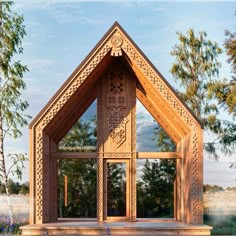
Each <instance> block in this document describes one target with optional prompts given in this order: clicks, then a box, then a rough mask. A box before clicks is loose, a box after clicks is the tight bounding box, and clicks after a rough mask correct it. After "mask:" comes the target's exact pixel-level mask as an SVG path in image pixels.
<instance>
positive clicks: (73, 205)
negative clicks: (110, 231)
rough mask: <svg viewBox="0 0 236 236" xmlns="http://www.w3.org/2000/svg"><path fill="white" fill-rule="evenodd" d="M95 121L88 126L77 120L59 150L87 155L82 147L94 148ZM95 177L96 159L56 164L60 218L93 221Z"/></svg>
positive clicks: (94, 212) (63, 161) (61, 142)
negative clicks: (83, 218) (67, 149)
mask: <svg viewBox="0 0 236 236" xmlns="http://www.w3.org/2000/svg"><path fill="white" fill-rule="evenodd" d="M95 120H96V119H95V118H94V119H93V120H91V121H89V122H84V121H81V120H78V121H77V122H76V123H75V124H74V126H73V127H72V128H71V129H70V130H69V132H68V133H67V134H66V136H65V137H64V138H63V139H62V140H61V141H60V143H59V149H61V150H63V149H64V148H65V147H69V148H71V150H72V151H74V150H77V149H78V147H79V150H80V151H85V150H86V151H89V150H88V149H86V148H85V147H90V146H94V145H96V140H97V138H96V126H95V125H94V122H95ZM73 148H76V149H73ZM69 150H70V149H69ZM65 176H66V177H67V183H66V182H65ZM96 176H97V170H96V159H82V160H80V159H79V160H78V159H63V160H60V161H59V162H58V180H59V183H58V184H59V189H58V191H59V192H58V196H59V198H58V205H59V208H58V216H59V217H78V218H80V217H96V192H97V190H96V188H97V187H96V186H97V177H96ZM65 185H67V188H68V191H67V197H68V202H67V204H65V193H64V190H65V187H66V186H65Z"/></svg>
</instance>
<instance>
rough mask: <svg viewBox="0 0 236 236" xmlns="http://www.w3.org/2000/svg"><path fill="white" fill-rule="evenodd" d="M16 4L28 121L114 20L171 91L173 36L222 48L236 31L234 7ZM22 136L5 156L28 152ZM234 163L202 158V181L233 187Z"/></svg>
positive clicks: (220, 4)
mask: <svg viewBox="0 0 236 236" xmlns="http://www.w3.org/2000/svg"><path fill="white" fill-rule="evenodd" d="M15 2H16V3H15V5H14V11H16V12H18V13H19V14H23V15H24V19H25V21H24V24H25V26H26V30H27V36H26V37H25V38H24V41H23V47H24V54H23V55H21V56H20V57H18V59H20V60H21V61H22V62H23V63H25V64H26V65H28V68H29V70H30V72H29V73H27V74H26V75H25V80H26V83H27V89H26V90H25V91H24V93H23V96H24V98H26V99H27V100H28V101H29V104H30V107H29V109H28V114H30V115H31V116H32V117H35V115H36V114H37V113H38V112H39V111H40V110H41V109H42V108H43V106H44V105H45V104H46V102H47V101H48V100H49V99H50V98H51V97H52V96H53V94H54V93H55V92H56V91H57V90H58V89H59V87H60V86H61V85H62V83H63V82H64V81H65V80H66V79H67V78H68V77H69V75H70V74H71V73H72V72H73V71H74V69H75V68H76V67H77V66H78V65H79V64H80V62H81V61H82V60H83V59H84V58H85V57H86V55H87V54H88V53H89V52H90V50H91V49H92V48H93V47H94V46H95V45H96V43H97V42H98V41H99V40H100V39H101V37H102V36H103V35H104V34H105V33H106V31H107V30H108V29H109V28H110V27H111V25H112V24H113V23H114V22H115V21H118V22H119V23H120V24H121V26H122V27H123V28H124V29H125V31H126V32H127V33H128V34H129V35H130V36H131V38H132V39H133V40H134V41H135V43H136V44H137V45H138V46H139V47H140V48H141V50H142V51H143V52H144V54H145V55H146V56H147V57H148V58H149V59H150V61H151V62H152V63H153V64H154V65H155V66H156V68H157V69H158V70H159V71H160V72H161V73H162V75H163V76H164V77H165V78H166V79H167V80H168V81H169V83H170V84H171V85H172V86H173V87H176V84H175V83H174V81H173V79H172V76H171V74H170V72H169V70H170V67H171V65H172V62H173V58H172V57H171V55H170V51H171V50H172V47H173V46H174V44H176V43H178V39H177V35H176V31H181V32H183V33H184V32H186V31H187V30H188V29H189V28H194V30H195V31H202V30H204V31H206V32H207V34H208V38H209V39H210V40H213V41H216V42H218V43H219V45H220V46H221V47H222V44H223V41H224V38H225V37H224V30H225V29H230V30H235V26H236V16H234V11H235V10H236V5H235V3H234V2H213V1H212V2H204V1H201V2H191V1H185V2H175V1H172V2H126V1H123V2H78V1H71V2H60V1H57V2H55V1H53V2H49V1H48V2H47V1H41V2H38V1H34V2H30V1H15ZM220 60H221V62H222V69H221V72H220V78H224V77H227V78H230V67H229V65H228V64H227V63H226V56H225V54H224V55H222V56H221V57H220ZM141 111H142V109H141V110H140V112H141ZM143 114H145V113H143ZM222 114H224V113H222ZM147 124H149V126H148V125H147ZM145 127H146V128H147V127H152V124H151V120H150V118H147V122H146V123H145V125H144V126H143V128H145ZM23 133H24V135H23V137H22V138H21V139H19V140H17V141H9V142H8V151H20V152H28V140H29V138H28V128H25V129H24V130H23ZM206 136H208V135H206ZM233 160H235V156H232V157H227V158H224V157H222V158H221V159H220V160H219V161H218V162H215V161H214V160H210V159H209V158H207V157H205V158H204V182H205V183H209V184H219V185H222V186H224V187H226V186H235V185H236V182H235V178H236V170H232V169H229V168H228V167H229V162H230V161H233ZM27 173H28V171H26V172H25V175H24V179H25V180H27V178H28V174H27Z"/></svg>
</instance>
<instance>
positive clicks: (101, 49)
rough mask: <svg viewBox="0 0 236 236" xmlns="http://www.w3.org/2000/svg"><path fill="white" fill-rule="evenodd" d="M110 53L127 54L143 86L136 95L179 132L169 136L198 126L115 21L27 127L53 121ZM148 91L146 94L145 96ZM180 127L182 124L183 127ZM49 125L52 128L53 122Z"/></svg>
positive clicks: (91, 98) (156, 117)
mask: <svg viewBox="0 0 236 236" xmlns="http://www.w3.org/2000/svg"><path fill="white" fill-rule="evenodd" d="M110 55H112V56H121V55H123V57H124V58H126V61H127V62H128V63H129V65H130V67H131V68H132V70H133V71H134V72H135V74H136V76H137V78H138V80H139V81H140V84H141V85H142V87H143V88H144V89H145V91H144V92H143V93H142V89H137V97H138V98H139V100H140V101H141V102H142V103H143V105H144V106H145V107H146V108H147V109H148V110H149V112H150V113H151V114H152V115H153V116H154V118H155V119H157V120H158V122H159V123H160V124H161V125H162V126H163V128H164V129H165V130H166V131H167V132H168V129H169V132H168V133H169V135H170V136H173V130H174V129H176V128H178V130H177V131H176V133H180V135H179V136H178V137H172V138H173V139H174V140H175V141H176V140H179V138H181V137H182V136H183V135H185V134H186V132H185V131H184V129H186V128H187V127H191V126H192V125H193V123H195V124H197V125H200V126H201V124H200V122H199V120H198V119H197V118H196V117H195V116H194V114H193V113H192V112H191V111H190V110H189V109H188V108H187V107H186V105H185V104H184V103H182V102H181V101H180V99H179V98H178V96H177V94H176V93H175V91H174V90H173V89H172V87H171V86H170V85H169V83H168V82H167V81H166V80H165V79H164V77H163V76H162V75H161V74H160V72H159V71H158V70H157V69H156V68H155V67H154V66H153V65H152V63H151V62H150V61H149V60H148V59H147V57H146V56H145V55H144V54H143V53H142V51H141V50H140V49H139V48H138V47H137V45H136V44H135V43H134V42H133V40H132V39H131V38H130V37H129V36H128V35H127V33H126V32H125V31H124V30H123V29H122V27H121V26H120V25H119V24H118V23H117V22H115V23H114V25H113V26H112V27H111V28H110V29H109V30H108V32H107V33H106V34H105V36H104V37H103V38H102V39H101V40H100V41H99V42H98V44H97V45H96V46H95V47H94V49H93V50H92V51H91V52H90V54H89V55H88V56H87V57H86V58H85V60H84V61H83V62H82V63H81V64H80V65H79V66H78V68H76V70H75V71H74V72H73V73H72V75H71V76H70V77H69V78H68V79H67V80H66V81H65V83H64V84H63V85H62V87H61V88H60V89H59V90H58V92H57V93H56V94H55V95H54V96H53V98H52V99H51V100H50V101H49V102H48V103H47V105H46V106H45V107H44V108H43V109H42V111H41V112H40V113H39V114H38V115H37V116H36V117H35V119H34V120H33V121H32V122H31V124H30V128H33V127H35V126H37V124H38V123H39V122H40V121H41V122H42V120H44V122H43V126H44V127H45V126H47V125H48V124H49V123H50V121H51V120H52V119H54V124H55V123H56V120H55V116H56V114H57V112H59V111H60V109H62V108H63V106H64V105H65V104H66V103H67V102H68V100H69V99H70V98H71V97H72V96H73V94H74V93H75V92H76V91H77V90H78V88H79V87H80V86H83V83H84V82H85V80H86V79H87V77H89V76H91V74H92V73H93V72H94V70H96V69H97V68H98V64H99V63H101V62H102V61H105V63H104V64H109V61H110V62H111V60H112V57H111V56H110ZM104 69H105V68H104ZM96 74H97V71H96ZM90 86H91V84H90ZM146 90H149V91H146ZM90 91H92V90H90ZM147 92H148V93H149V94H147V96H145V93H147ZM150 95H151V96H150ZM95 97H96V94H93V93H92V94H89V96H88V97H87V98H86V99H84V100H85V101H86V102H87V103H88V104H87V105H89V104H91V103H92V102H93V100H94V99H95ZM88 100H89V101H88ZM150 103H151V104H153V106H150V105H149V106H148V104H150ZM72 104H73V103H72ZM72 104H71V106H72ZM67 106H70V105H67ZM157 110H159V111H158V112H157ZM65 112H66V111H65ZM166 116H168V117H169V119H167V118H166ZM58 119H61V116H60V117H58ZM167 120H170V122H166V121H167ZM179 127H182V131H181V128H180V129H179ZM48 129H49V130H50V131H53V125H52V126H50V127H49V128H48ZM174 133H175V132H174Z"/></svg>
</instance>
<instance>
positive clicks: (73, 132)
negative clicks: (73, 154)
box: [59, 118, 97, 151]
mask: <svg viewBox="0 0 236 236" xmlns="http://www.w3.org/2000/svg"><path fill="white" fill-rule="evenodd" d="M96 132H97V129H96V118H93V119H92V120H90V121H89V122H84V121H80V120H78V121H77V122H76V123H75V124H74V125H73V127H72V128H71V129H70V130H69V132H68V133H67V134H66V136H65V137H64V138H63V139H62V140H61V141H60V142H59V148H60V149H61V150H63V149H67V148H68V149H70V148H72V149H73V148H74V149H75V150H76V149H79V151H89V150H90V148H92V147H94V146H96V144H97V138H96V137H97V133H96Z"/></svg>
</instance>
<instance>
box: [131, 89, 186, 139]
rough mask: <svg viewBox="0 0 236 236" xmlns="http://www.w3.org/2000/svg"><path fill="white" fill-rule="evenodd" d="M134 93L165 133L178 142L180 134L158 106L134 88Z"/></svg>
mask: <svg viewBox="0 0 236 236" xmlns="http://www.w3.org/2000/svg"><path fill="white" fill-rule="evenodd" d="M136 95H137V98H138V99H139V101H140V102H141V103H142V104H143V105H144V107H145V108H146V109H147V111H148V112H149V113H150V114H151V115H152V116H153V118H154V119H155V120H156V121H157V122H158V123H159V125H160V126H161V127H162V128H163V129H164V130H165V131H166V133H167V134H168V135H169V136H170V137H171V139H172V140H173V141H174V142H175V143H178V142H179V141H180V140H181V138H182V137H181V135H179V134H178V133H177V132H176V131H175V130H174V129H173V127H172V125H171V124H169V122H168V120H167V119H166V117H165V115H164V114H163V112H162V111H160V109H159V108H158V107H155V106H154V104H153V103H152V102H151V101H150V100H149V99H148V97H147V96H146V95H145V94H143V93H142V92H141V91H140V90H139V89H136Z"/></svg>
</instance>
